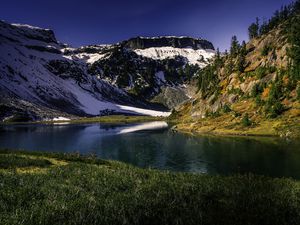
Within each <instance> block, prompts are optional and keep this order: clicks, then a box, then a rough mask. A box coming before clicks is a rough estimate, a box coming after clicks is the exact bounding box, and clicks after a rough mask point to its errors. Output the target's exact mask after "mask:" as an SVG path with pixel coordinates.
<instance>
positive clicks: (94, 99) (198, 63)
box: [0, 21, 215, 120]
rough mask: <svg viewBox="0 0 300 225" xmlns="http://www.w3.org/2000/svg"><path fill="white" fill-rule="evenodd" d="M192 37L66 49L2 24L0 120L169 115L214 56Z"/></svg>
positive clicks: (42, 35)
mask: <svg viewBox="0 0 300 225" xmlns="http://www.w3.org/2000/svg"><path fill="white" fill-rule="evenodd" d="M214 54H215V53H214V47H213V45H212V44H211V43H210V42H208V41H206V40H203V39H194V38H190V37H156V38H145V37H137V38H132V39H130V40H127V41H123V42H120V43H117V44H113V45H92V46H84V47H80V48H72V47H70V46H68V45H66V44H62V43H60V42H59V41H58V40H57V39H56V37H55V34H54V32H53V31H51V30H48V29H43V28H38V27H32V26H29V25H23V24H9V23H6V22H4V21H0V94H1V96H2V97H1V99H0V119H1V120H3V119H7V118H11V117H18V120H43V119H49V118H50V119H51V118H54V117H58V116H64V117H74V116H75V117H76V116H95V115H107V114H130V115H132V114H134V115H151V116H167V115H169V112H168V111H169V110H170V109H171V108H173V107H175V106H177V105H178V104H179V103H181V102H183V101H185V100H187V99H188V98H189V97H188V95H187V91H189V90H188V88H187V86H186V85H187V84H188V83H189V80H190V79H191V78H192V77H193V76H194V74H195V72H196V71H197V70H198V69H199V68H203V67H205V66H206V65H207V64H208V62H209V60H210V59H211V58H212V57H213V56H214Z"/></svg>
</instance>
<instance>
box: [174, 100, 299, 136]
mask: <svg viewBox="0 0 300 225" xmlns="http://www.w3.org/2000/svg"><path fill="white" fill-rule="evenodd" d="M231 107H232V109H231V111H230V112H222V111H220V112H218V113H215V114H212V115H209V116H207V117H205V118H199V117H192V116H191V108H192V105H191V104H190V105H186V106H185V108H183V109H182V111H181V112H177V113H174V114H173V115H171V116H170V118H169V121H172V122H173V123H175V124H176V127H175V129H176V130H178V131H181V132H184V133H193V134H213V135H222V136H277V137H278V136H280V137H284V138H285V137H286V138H300V105H299V104H297V105H296V106H295V108H292V109H290V110H287V111H286V112H284V113H283V114H282V115H280V116H278V117H276V118H273V119H272V118H267V117H266V116H264V115H263V114H262V113H260V112H259V111H257V109H256V107H255V104H254V103H253V102H252V101H250V100H247V101H242V102H238V103H235V104H233V105H232V106H231ZM246 114H247V115H248V116H249V118H248V124H246V125H245V123H243V119H244V118H245V115H246Z"/></svg>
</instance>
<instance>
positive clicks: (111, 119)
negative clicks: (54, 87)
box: [0, 115, 165, 124]
mask: <svg viewBox="0 0 300 225" xmlns="http://www.w3.org/2000/svg"><path fill="white" fill-rule="evenodd" d="M158 120H165V117H154V116H125V115H111V116H100V117H78V118H76V119H72V120H68V121H37V122H25V123H33V124H35V123H44V124H52V123H65V122H67V123H71V124H73V123H139V122H148V121H158ZM14 123H18V124H19V123H20V122H18V121H13V122H10V121H8V122H2V123H0V124H14ZM21 124H22V122H21Z"/></svg>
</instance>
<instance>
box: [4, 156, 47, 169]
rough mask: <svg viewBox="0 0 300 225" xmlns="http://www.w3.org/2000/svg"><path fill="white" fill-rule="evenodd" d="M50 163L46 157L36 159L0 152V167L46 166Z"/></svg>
mask: <svg viewBox="0 0 300 225" xmlns="http://www.w3.org/2000/svg"><path fill="white" fill-rule="evenodd" d="M50 165H52V163H51V162H50V161H49V160H47V159H36V158H28V157H24V156H20V155H17V154H1V155H0V169H15V168H22V167H48V166H50Z"/></svg>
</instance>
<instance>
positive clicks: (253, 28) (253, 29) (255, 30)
mask: <svg viewBox="0 0 300 225" xmlns="http://www.w3.org/2000/svg"><path fill="white" fill-rule="evenodd" d="M248 33H249V39H250V40H251V39H253V38H256V37H258V35H259V19H258V18H256V22H255V23H252V24H251V25H250V26H249V28H248Z"/></svg>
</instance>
